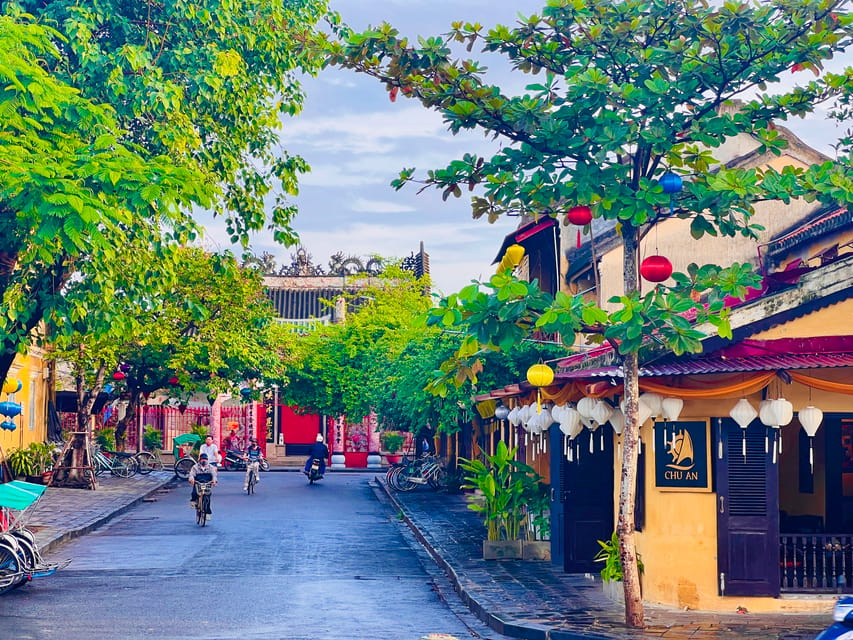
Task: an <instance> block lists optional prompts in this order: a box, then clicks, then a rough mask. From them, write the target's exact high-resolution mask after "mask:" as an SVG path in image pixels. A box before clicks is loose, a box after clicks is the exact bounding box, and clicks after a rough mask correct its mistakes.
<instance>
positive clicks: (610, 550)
mask: <svg viewBox="0 0 853 640" xmlns="http://www.w3.org/2000/svg"><path fill="white" fill-rule="evenodd" d="M597 542H598V545H599V546H600V547H601V549H599V550H598V553H596V554H595V557H594V558H593V561H595V562H603V563H604V568H603V569H602V570H601V579H602V580H604V581H605V582H619V581H620V580H622V558H621V557H620V556H619V536H618V534H617V533H616V532H615V531H614V532H613V535H612V536H610V540H608V541H607V542H605V541H604V540H598V541H597ZM637 569H638V570H639V572H640V573H643V561H642V560H640V554H637Z"/></svg>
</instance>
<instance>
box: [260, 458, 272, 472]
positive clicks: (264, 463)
mask: <svg viewBox="0 0 853 640" xmlns="http://www.w3.org/2000/svg"><path fill="white" fill-rule="evenodd" d="M260 466H261V471H269V470H270V462H269V460H267V459H266V458H263V459H262V460H261V465H260Z"/></svg>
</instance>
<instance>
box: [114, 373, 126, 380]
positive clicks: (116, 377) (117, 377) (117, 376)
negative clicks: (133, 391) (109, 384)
mask: <svg viewBox="0 0 853 640" xmlns="http://www.w3.org/2000/svg"><path fill="white" fill-rule="evenodd" d="M126 377H127V376H126V375H125V374H124V371H116V372H115V373H114V374H113V380H115V381H121V380H124V379H125V378H126Z"/></svg>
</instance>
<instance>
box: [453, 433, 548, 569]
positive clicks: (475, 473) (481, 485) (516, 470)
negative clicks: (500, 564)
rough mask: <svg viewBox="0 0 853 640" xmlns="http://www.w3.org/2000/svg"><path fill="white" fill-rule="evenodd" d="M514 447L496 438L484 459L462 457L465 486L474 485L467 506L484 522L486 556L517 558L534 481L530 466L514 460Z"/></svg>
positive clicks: (468, 487) (486, 558)
mask: <svg viewBox="0 0 853 640" xmlns="http://www.w3.org/2000/svg"><path fill="white" fill-rule="evenodd" d="M515 454H516V449H515V448H513V449H509V448H508V447H507V446H506V443H504V442H499V443H498V446H497V447H496V450H495V454H494V455H491V456H490V455H485V456H484V457H485V461H483V460H467V459H465V458H461V459H460V461H459V465H460V466H461V467H462V469H463V470H464V472H465V484H464V485H463V488H465V489H476V490H477V494H476V495H474V496H473V497H472V499H471V503H470V504H469V505H468V508H469V509H472V510H473V511H476V512H478V513H479V514H480V515H481V516H482V517H483V522H484V524H485V525H486V540H484V541H483V558H484V559H485V560H499V559H519V558H521V557H522V538H523V536H524V531H525V525H526V522H527V508H526V497H527V496H529V492H530V484H531V483H533V482H536V475H537V474H536V472H535V471H534V470H533V468H532V467H530V466H528V465H526V464H524V463H523V462H518V461H517V460H515Z"/></svg>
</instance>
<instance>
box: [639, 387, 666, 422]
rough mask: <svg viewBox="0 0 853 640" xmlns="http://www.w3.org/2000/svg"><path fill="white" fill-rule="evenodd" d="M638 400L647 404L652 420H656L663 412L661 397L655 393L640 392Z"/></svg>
mask: <svg viewBox="0 0 853 640" xmlns="http://www.w3.org/2000/svg"><path fill="white" fill-rule="evenodd" d="M640 400H641V401H642V402H645V403H646V404H647V405H649V411H650V412H651V414H650V415H651V418H652V420H657V418H658V416H659V415H661V414H662V413H663V398H662V397H661V396H659V395H658V394H656V393H651V392H648V391H647V392H646V393H641V394H640Z"/></svg>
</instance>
